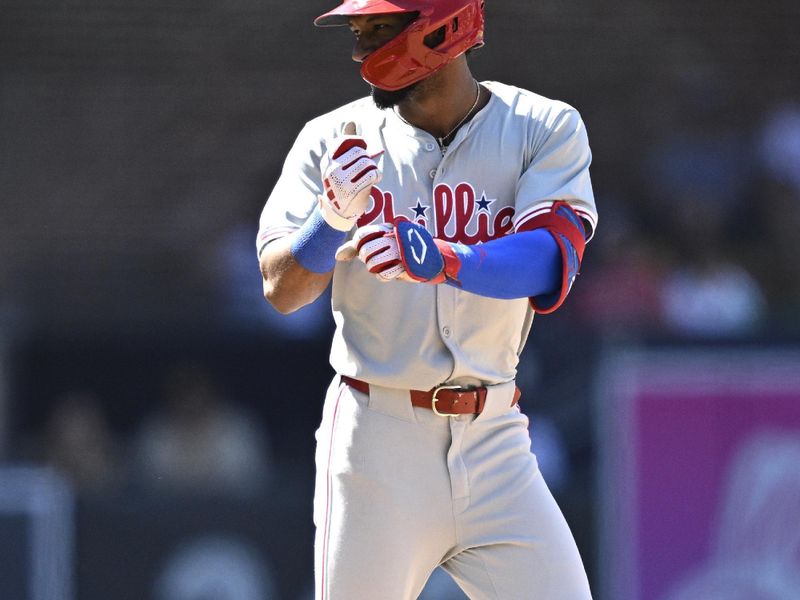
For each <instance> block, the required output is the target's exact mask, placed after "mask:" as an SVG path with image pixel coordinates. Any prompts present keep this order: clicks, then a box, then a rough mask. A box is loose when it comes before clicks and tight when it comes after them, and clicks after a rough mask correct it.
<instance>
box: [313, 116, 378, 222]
mask: <svg viewBox="0 0 800 600" xmlns="http://www.w3.org/2000/svg"><path fill="white" fill-rule="evenodd" d="M342 133H343V135H342V136H341V137H340V138H338V139H337V141H336V146H335V148H333V150H330V151H329V152H328V155H327V156H326V157H325V159H323V164H325V162H324V161H325V160H326V159H327V166H326V167H325V169H324V171H323V173H322V185H323V188H324V192H323V195H322V196H320V213H321V214H322V218H323V219H325V221H326V222H327V223H328V225H330V226H331V227H333V228H334V229H338V230H339V231H350V230H351V229H352V228H353V225H355V223H356V221H357V220H358V218H359V217H360V216H361V215H363V214H364V212H365V211H366V210H367V205H368V204H369V193H370V190H371V189H372V186H373V185H375V184H376V183H378V182H379V181H380V180H381V176H382V174H381V172H380V170H379V169H378V165H377V164H376V163H375V161H374V160H373V159H374V158H375V156H377V155H375V156H369V155H368V154H367V142H366V141H364V138H362V137H361V136H358V135H355V133H356V126H355V123H352V122H351V123H347V125H345V126H344V129H343V130H342Z"/></svg>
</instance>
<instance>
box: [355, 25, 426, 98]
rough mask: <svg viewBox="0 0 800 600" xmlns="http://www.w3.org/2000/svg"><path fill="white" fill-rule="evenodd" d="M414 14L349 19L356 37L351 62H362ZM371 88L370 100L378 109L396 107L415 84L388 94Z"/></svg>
mask: <svg viewBox="0 0 800 600" xmlns="http://www.w3.org/2000/svg"><path fill="white" fill-rule="evenodd" d="M415 17H416V13H400V14H385V15H364V16H356V17H351V18H350V31H352V32H353V35H354V36H355V37H356V43H355V45H354V46H353V60H354V61H356V62H359V63H360V62H363V61H364V60H365V59H366V58H367V56H369V55H370V54H371V53H373V52H375V50H377V49H378V48H380V47H381V46H383V45H384V44H386V43H387V42H389V41H391V40H392V39H394V38H395V36H397V34H399V33H400V32H401V31H403V29H405V28H406V27H407V26H408V24H409V23H410V22H411V21H413V20H414V18H415ZM371 87H372V99H373V101H374V102H375V105H376V106H377V107H378V108H381V109H384V108H391V107H392V106H396V105H397V104H399V103H400V102H401V101H403V100H404V99H405V98H407V97H408V95H409V94H410V93H411V92H412V91H413V90H414V88H415V87H416V84H412V85H410V86H408V87H405V88H402V89H399V90H395V91H393V92H390V91H388V90H382V89H380V88H377V87H375V86H371Z"/></svg>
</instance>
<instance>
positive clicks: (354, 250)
mask: <svg viewBox="0 0 800 600" xmlns="http://www.w3.org/2000/svg"><path fill="white" fill-rule="evenodd" d="M356 256H358V258H359V260H361V262H363V263H364V264H365V265H366V266H367V270H368V271H369V272H370V273H373V274H374V275H375V276H376V277H377V278H378V279H379V280H380V281H384V282H385V281H392V280H394V279H400V280H405V281H411V279H410V278H409V277H408V275H407V274H406V270H405V267H404V266H403V262H402V260H401V257H400V249H399V248H398V245H397V239H396V238H395V236H394V225H392V224H391V223H381V224H380V225H366V226H364V227H359V228H358V229H357V230H356V233H355V235H354V236H353V239H351V240H350V241H349V242H347V243H345V244H343V245H342V246H340V247H339V249H338V250H337V251H336V260H341V261H348V260H352V259H354V258H355V257H356Z"/></svg>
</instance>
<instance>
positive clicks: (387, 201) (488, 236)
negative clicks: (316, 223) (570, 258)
mask: <svg viewBox="0 0 800 600" xmlns="http://www.w3.org/2000/svg"><path fill="white" fill-rule="evenodd" d="M370 196H371V197H372V207H371V208H370V209H369V210H368V211H367V212H366V213H364V214H363V215H362V216H361V218H360V219H359V220H358V223H357V224H358V226H359V227H361V226H363V225H368V224H369V223H372V222H373V221H378V222H385V223H391V222H393V221H394V220H395V219H398V218H399V219H407V220H409V221H413V222H415V223H419V224H420V225H423V226H425V227H427V225H428V223H429V222H431V220H432V222H433V226H434V236H435V237H437V238H439V239H442V240H445V241H447V242H458V243H461V244H477V243H479V242H488V241H489V240H494V239H497V238H501V237H503V236H504V235H506V234H508V233H510V232H511V230H512V229H513V219H514V208H513V207H511V206H504V207H503V208H501V209H500V210H498V211H497V212H493V211H492V208H491V207H492V204H493V203H494V202H496V201H497V200H496V199H493V198H487V197H486V193H485V192H484V193H482V194H481V195H480V197H478V195H477V194H476V193H475V188H473V187H472V186H471V185H470V184H469V183H467V182H462V183H459V184H458V185H456V186H455V187H451V186H450V185H448V184H446V183H439V184H437V185H436V187H435V188H434V189H433V206H428V205H425V204H423V203H422V200H421V199H419V198H418V199H417V204H416V206H412V207H410V208H407V209H403V210H404V211H405V213H406V214H403V210H401V214H395V206H394V195H393V194H392V192H390V191H383V190H381V189H379V188H378V187H377V186H373V187H372V191H371V192H370Z"/></svg>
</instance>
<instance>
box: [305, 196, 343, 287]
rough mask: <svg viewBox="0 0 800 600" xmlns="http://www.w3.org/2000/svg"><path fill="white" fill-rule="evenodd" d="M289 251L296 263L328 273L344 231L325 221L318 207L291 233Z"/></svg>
mask: <svg viewBox="0 0 800 600" xmlns="http://www.w3.org/2000/svg"><path fill="white" fill-rule="evenodd" d="M292 235H293V236H294V239H293V240H292V245H291V252H292V256H294V259H295V260H296V261H297V262H298V264H299V265H300V266H301V267H303V268H305V269H308V270H309V271H313V272H314V273H328V272H330V271H332V270H333V267H335V266H336V258H335V257H334V255H335V254H336V249H337V248H338V247H339V246H340V245H341V244H343V243H344V240H345V238H346V237H347V232H346V231H339V230H338V229H334V228H333V227H331V226H330V225H328V224H327V223H326V222H325V219H323V218H322V215H321V214H320V212H319V209H318V208H315V209H314V212H312V213H311V216H310V217H309V218H308V220H307V221H306V222H305V223H303V226H302V227H300V229H298V230H297V231H296V232H294V233H293V234H292Z"/></svg>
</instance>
